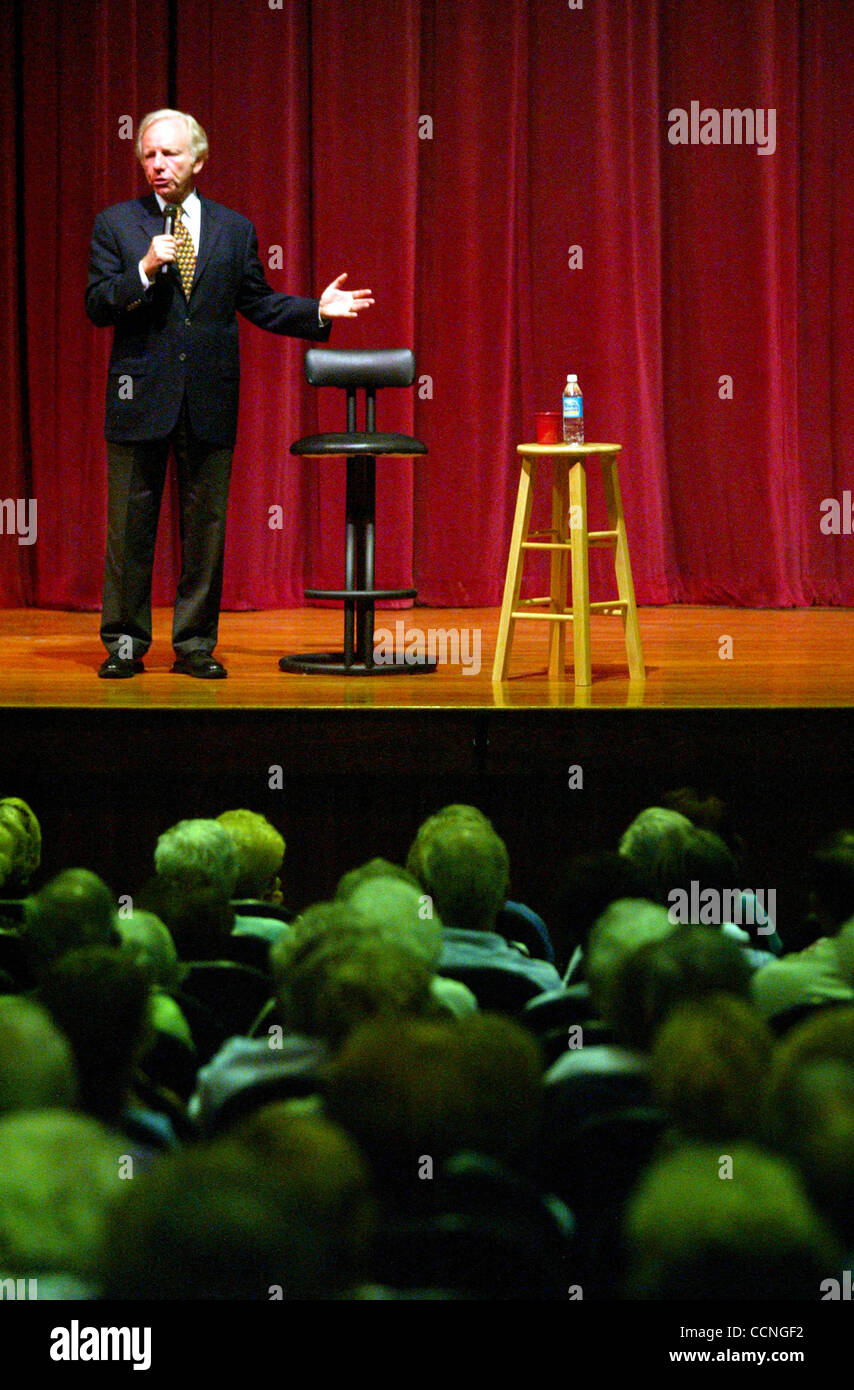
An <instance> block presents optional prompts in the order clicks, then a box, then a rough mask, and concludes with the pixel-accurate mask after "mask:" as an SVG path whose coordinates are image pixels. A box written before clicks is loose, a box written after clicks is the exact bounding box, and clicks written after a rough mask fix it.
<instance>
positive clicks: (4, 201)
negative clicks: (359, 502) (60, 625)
mask: <svg viewBox="0 0 854 1390" xmlns="http://www.w3.org/2000/svg"><path fill="white" fill-rule="evenodd" d="M15 8H18V10H19V17H18V18H17V19H13V17H12V15H11V14H10V13H9V11H10V10H13V9H15ZM0 43H2V51H3V54H4V56H6V57H7V58H8V61H7V62H6V64H5V68H6V71H7V73H8V76H7V81H6V83H5V84H4V88H3V93H2V98H0V100H2V115H3V117H4V118H5V120H4V128H5V129H6V131H7V147H6V148H7V159H6V161H5V167H4V170H3V173H2V176H0V225H2V234H3V239H4V244H5V245H6V246H7V247H11V248H15V254H14V255H13V256H12V257H7V258H5V259H4V264H3V271H2V276H3V280H2V288H3V309H2V317H0V354H2V358H0V381H1V382H2V386H0V392H2V405H3V411H2V436H0V442H2V459H0V470H2V471H0V499H9V498H14V499H17V498H19V497H21V498H29V497H34V498H35V499H36V500H37V503H38V526H39V533H38V541H37V543H36V545H34V546H20V545H18V544H17V538H16V537H15V536H14V535H9V534H6V533H5V532H6V529H7V528H6V527H4V534H0V603H3V604H7V605H17V604H22V603H28V602H29V603H37V604H41V605H55V606H62V607H70V608H87V607H97V605H98V603H99V598H100V583H101V568H102V559H103V555H102V549H103V542H104V504H105V490H106V489H105V456H104V445H103V436H102V404H103V392H104V370H105V362H106V357H107V352H108V347H109V342H108V338H109V334H108V333H106V332H104V331H103V330H97V329H95V328H93V327H91V325H89V323H88V321H87V320H86V318H85V316H84V312H83V287H84V284H85V277H86V264H87V257H88V241H89V235H90V232H91V226H92V221H93V218H94V216H95V213H96V212H97V211H98V209H99V208H101V207H103V206H105V205H106V204H108V203H111V202H116V201H119V200H121V199H123V198H127V197H130V196H133V195H134V193H136V192H142V191H144V187H145V186H144V182H143V180H142V177H141V174H140V172H139V170H138V167H137V166H136V164H135V161H134V157H133V146H132V142H131V141H129V140H123V139H121V138H120V121H121V118H122V117H123V116H126V115H129V116H131V117H132V118H134V119H136V118H138V116H139V115H141V114H142V113H143V112H144V111H145V110H148V109H151V108H153V107H156V106H160V105H165V104H173V103H174V104H176V105H177V106H179V107H183V108H184V109H188V110H191V111H193V112H194V114H196V115H197V116H198V117H199V119H200V120H201V121H202V124H203V125H204V126H205V127H206V129H207V131H208V134H209V136H210V139H211V161H210V165H209V167H208V168H207V169H206V170H205V171H204V173H203V174H202V176H201V179H200V187H201V189H202V191H203V192H204V193H206V194H208V195H209V196H210V197H212V198H215V199H217V200H219V201H222V202H225V203H227V204H229V205H230V206H234V207H237V208H239V209H240V210H241V211H243V212H245V213H246V214H247V215H249V216H250V217H252V219H253V221H254V222H255V225H256V227H257V229H258V235H259V243H260V246H261V251H262V256H263V257H264V259H265V262H266V264H267V265H268V267H269V270H268V275H269V279H270V281H271V283H273V284H274V285H275V286H277V287H279V288H283V289H284V288H287V289H289V290H292V291H294V292H297V293H319V292H320V290H321V289H322V288H323V286H324V285H325V284H326V283H328V281H329V280H330V279H331V278H332V277H333V276H334V275H336V274H338V273H339V272H340V271H341V270H345V269H346V270H347V271H349V273H350V277H351V279H350V284H351V285H352V286H353V287H354V288H355V287H358V286H359V285H363V284H367V285H370V286H371V288H372V289H373V290H374V292H375V294H376V297H377V301H378V302H377V305H376V308H375V309H373V310H372V311H371V312H370V314H369V315H368V316H366V317H364V318H363V319H360V320H359V321H357V322H355V323H342V324H338V325H336V326H335V328H334V330H333V343H334V345H336V346H363V345H364V346H368V345H373V346H397V345H401V344H411V345H412V346H413V347H414V348H415V350H416V353H417V357H418V371H419V382H418V388H417V390H416V391H414V392H389V393H388V394H387V395H386V396H385V397H381V399H380V411H381V415H380V421H381V424H382V425H384V426H388V427H389V428H399V429H404V430H411V431H413V432H414V433H416V434H418V435H420V436H421V437H422V438H424V439H425V440H426V441H427V443H428V445H429V448H430V455H429V459H428V460H426V461H424V462H419V463H417V464H414V465H413V464H410V463H394V464H391V465H389V466H381V469H380V485H379V517H380V521H379V547H380V550H379V553H380V557H381V562H380V572H379V581H380V583H382V584H388V585H398V584H401V585H402V584H406V583H407V582H409V580H410V577H411V576H414V582H415V583H417V585H418V588H419V596H420V599H421V601H423V602H427V603H431V604H495V603H498V601H499V599H500V595H501V586H502V579H503V572H504V564H505V559H506V552H507V545H508V539H509V527H510V518H511V515H512V509H513V501H514V495H515V488H516V482H517V466H516V459H515V452H514V446H515V444H516V443H517V442H519V441H521V440H523V439H527V438H530V437H531V435H532V431H533V412H534V410H536V409H539V408H544V407H549V406H556V405H558V404H559V398H560V392H561V389H562V384H563V380H564V377H565V373H566V372H567V371H571V370H575V371H577V372H578V374H579V376H580V378H581V383H582V386H583V389H584V393H585V407H586V417H587V424H586V428H587V435H588V438H599V439H614V440H618V441H620V442H622V444H623V446H624V453H623V466H622V479H623V492H624V498H625V503H626V512H627V516H628V520H629V526H630V536H631V544H632V557H633V564H634V569H635V578H636V587H637V591H638V597H639V599H640V601H641V602H646V603H665V602H673V601H687V602H711V603H733V604H750V605H762V604H780V605H786V604H810V603H851V602H852V601H854V566H852V564H851V562H850V558H849V557H850V554H851V546H852V544H854V540H852V537H851V536H850V535H846V534H844V529H843V534H838V535H834V534H825V533H824V532H823V530H822V529H821V524H820V523H821V520H822V511H821V507H822V502H824V501H826V500H827V499H831V498H833V499H837V500H838V501H839V502H840V503H842V502H843V494H844V493H845V491H846V490H847V491H848V492H849V494H850V493H851V492H852V491H854V470H852V467H851V462H850V458H851V446H850V440H851V437H852V435H851V426H852V423H854V421H852V414H854V403H853V402H854V368H853V367H852V354H851V351H850V347H849V338H850V329H849V327H848V323H847V319H848V317H849V313H848V308H849V305H850V303H851V299H852V288H854V286H853V285H852V281H854V266H852V250H851V235H850V227H851V214H852V161H853V160H854V154H853V153H852V141H851V139H850V136H849V133H848V129H847V125H848V111H849V109H850V107H851V104H852V98H854V58H852V56H851V55H852V53H854V7H852V6H851V5H850V4H848V3H846V0H799V2H798V3H794V0H750V2H749V3H743V4H742V3H739V4H735V3H732V0H663V3H655V0H633V3H632V4H631V5H628V4H625V3H624V2H623V0H584V2H583V3H581V5H580V8H571V7H570V5H569V4H567V3H566V0H528V2H527V3H525V2H524V0H501V3H498V4H496V3H495V0H459V2H458V3H454V4H451V3H449V0H370V3H359V4H354V3H353V2H352V0H283V3H282V5H281V7H280V8H277V7H274V6H273V5H272V4H271V3H269V0H180V3H175V0H151V2H150V3H149V4H147V5H146V6H145V7H143V6H140V5H138V4H136V3H130V0H73V2H72V0H40V3H39V4H38V5H37V6H29V7H8V6H7V7H3V9H2V14H0ZM170 87H171V90H170ZM693 101H696V102H699V103H700V107H701V108H710V109H712V110H716V111H718V112H722V111H723V110H724V109H727V108H739V109H742V110H744V109H747V108H749V109H750V110H752V111H755V110H757V109H761V110H762V111H763V112H767V111H768V110H769V109H773V110H774V112H775V116H776V132H775V134H776V148H775V151H774V153H773V154H766V155H763V154H760V153H759V152H758V149H757V147H756V146H755V145H752V146H751V145H742V146H736V145H723V144H708V145H696V144H689V145H675V144H672V143H670V141H669V139H668V132H669V130H670V126H671V123H670V121H669V118H668V113H669V112H670V111H671V110H672V109H674V108H682V109H685V110H686V111H690V108H691V103H692V102H693ZM571 248H580V253H579V251H575V252H574V253H573V252H572V250H571ZM579 259H580V260H581V262H582V264H581V265H580V266H577V267H576V268H573V266H572V264H571V262H572V261H573V260H574V261H575V262H576V263H577V262H578V260H579ZM241 338H242V350H243V364H244V370H243V394H242V407H241V431H240V439H239V444H238V448H237V453H236V456H235V471H234V482H233V486H232V498H231V504H230V506H231V510H230V516H229V540H228V553H227V561H226V582H225V594H224V601H225V606H226V607H234V608H252V607H259V608H267V607H274V606H290V605H294V604H297V603H300V602H301V601H302V590H303V587H304V585H306V584H309V585H312V584H313V585H334V584H336V583H338V582H339V578H340V573H341V556H342V540H341V522H342V516H341V512H342V492H343V489H342V475H343V467H342V465H341V464H340V463H328V464H323V465H316V464H313V463H305V462H300V463H298V462H296V461H295V460H293V459H291V458H290V456H289V453H288V446H289V444H290V442H291V441H292V440H293V439H294V438H296V437H297V436H298V435H300V434H302V433H306V432H308V431H310V430H312V429H314V428H315V426H316V425H319V426H320V427H337V426H339V424H340V421H341V410H342V404H341V401H340V399H338V398H337V396H336V395H335V394H334V393H332V392H322V393H317V392H313V391H312V390H311V389H310V388H309V387H307V385H306V384H305V382H304V380H303V377H302V354H303V350H304V346H303V345H301V344H299V343H295V342H292V341H289V340H285V339H275V338H273V337H271V336H270V335H269V334H262V333H261V332H260V331H259V330H257V329H255V328H253V327H251V326H250V325H247V324H244V325H242V327H241ZM728 378H731V382H732V387H731V398H728V394H729V392H728V387H727V385H726V379H728ZM541 505H542V504H541ZM277 507H280V508H282V511H283V515H284V526H283V528H279V527H278V526H277V525H276V522H277V520H278V514H277V513H276V511H275V509H276V508H277ZM3 515H4V517H8V512H7V511H4V513H3ZM543 515H545V512H544V511H543ZM845 521H846V514H845V509H844V508H843V513H842V522H843V528H844V525H845ZM271 522H272V525H271ZM176 551H177V540H176V534H175V523H174V507H171V506H170V507H168V508H167V514H166V517H165V520H164V524H163V527H162V532H161V542H160V547H159V554H158V566H157V574H156V583H155V601H156V602H159V603H168V602H170V601H171V599H172V597H173V592H174V583H175V577H176V570H177V561H176ZM602 559H603V557H602V556H596V557H595V560H596V561H597V564H599V562H601V561H602Z"/></svg>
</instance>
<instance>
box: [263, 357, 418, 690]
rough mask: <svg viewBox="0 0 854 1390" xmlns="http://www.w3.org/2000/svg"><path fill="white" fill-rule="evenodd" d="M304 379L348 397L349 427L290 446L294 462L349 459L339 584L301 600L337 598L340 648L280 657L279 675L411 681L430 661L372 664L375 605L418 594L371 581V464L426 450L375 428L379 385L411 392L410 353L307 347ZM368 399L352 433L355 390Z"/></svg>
mask: <svg viewBox="0 0 854 1390" xmlns="http://www.w3.org/2000/svg"><path fill="white" fill-rule="evenodd" d="M305 375H306V380H307V381H308V383H309V385H311V386H338V387H341V388H343V389H344V390H345V391H346V392H347V429H346V430H345V431H337V432H330V433H327V434H310V435H307V436H306V437H305V438H304V439H298V440H297V441H296V442H295V443H294V444H292V445H291V453H292V454H295V455H296V456H297V457H298V458H336V457H337V458H344V459H346V461H347V500H346V529H345V561H344V586H343V588H341V589H306V590H305V595H306V598H319V599H334V600H338V601H341V602H343V604H344V650H343V651H340V652H304V653H302V654H301V655H298V656H283V657H281V658H280V660H279V669H280V670H282V671H301V672H321V671H323V672H327V673H329V674H332V675H343V676H382V675H400V674H407V673H408V674H409V675H414V674H415V673H416V672H419V671H435V669H436V662H435V661H429V660H427V661H422V662H419V663H413V664H412V665H408V664H406V663H405V662H399V661H397V660H395V661H394V662H385V661H380V662H376V661H375V659H374V618H375V606H376V603H377V600H378V599H387V600H388V599H414V598H415V597H416V596H417V591H416V590H415V589H410V588H407V589H378V588H377V587H376V585H375V583H374V531H375V525H376V460H377V459H378V458H415V457H418V456H422V455H424V454H426V453H427V445H426V444H425V443H424V442H423V441H422V440H420V439H414V438H412V436H411V435H408V434H396V433H392V434H389V433H382V432H380V431H378V430H377V429H376V425H375V407H376V393H377V390H378V389H379V388H380V387H386V386H411V385H412V383H413V381H414V380H415V354H414V353H413V352H412V351H411V350H410V349H409V348H394V349H391V350H387V351H382V352H366V351H362V350H360V349H357V350H352V351H340V352H339V351H335V352H332V351H329V350H318V349H317V348H310V349H309V351H308V352H307V353H306V355H305ZM357 390H363V391H364V393H365V428H364V429H361V430H360V429H358V428H357V411H356V392H357Z"/></svg>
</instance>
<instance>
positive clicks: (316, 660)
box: [279, 652, 436, 676]
mask: <svg viewBox="0 0 854 1390" xmlns="http://www.w3.org/2000/svg"><path fill="white" fill-rule="evenodd" d="M279 670H280V671H292V672H298V673H301V674H303V675H311V674H312V673H313V672H316V673H322V674H323V675H325V676H418V675H421V674H422V673H425V672H426V673H429V672H430V671H435V670H436V662H435V661H418V662H413V663H412V664H411V665H410V664H408V663H407V662H404V661H400V662H398V661H392V662H387V663H386V662H381V663H379V664H374V663H373V662H372V663H371V665H370V666H368V665H367V664H366V663H365V662H364V661H351V662H350V664H349V666H348V665H347V664H346V662H345V660H344V653H343V652H304V653H303V654H302V655H301V656H282V657H280V658H279Z"/></svg>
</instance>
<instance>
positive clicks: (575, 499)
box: [569, 458, 592, 685]
mask: <svg viewBox="0 0 854 1390" xmlns="http://www.w3.org/2000/svg"><path fill="white" fill-rule="evenodd" d="M569 506H570V534H571V540H572V550H571V552H570V554H571V557H572V642H573V653H574V658H575V684H576V685H589V684H590V681H591V675H592V673H591V666H590V572H589V567H588V544H587V474H586V473H585V471H584V460H583V458H581V459H579V460H578V462H577V463H575V464H573V466H572V468H571V469H570V471H569Z"/></svg>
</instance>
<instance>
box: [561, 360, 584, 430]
mask: <svg viewBox="0 0 854 1390" xmlns="http://www.w3.org/2000/svg"><path fill="white" fill-rule="evenodd" d="M563 442H564V444H583V443H584V397H583V396H582V394H581V387H580V386H579V384H578V377H577V376H576V375H575V372H570V374H569V376H568V377H567V378H566V387H565V388H564V393H563Z"/></svg>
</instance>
